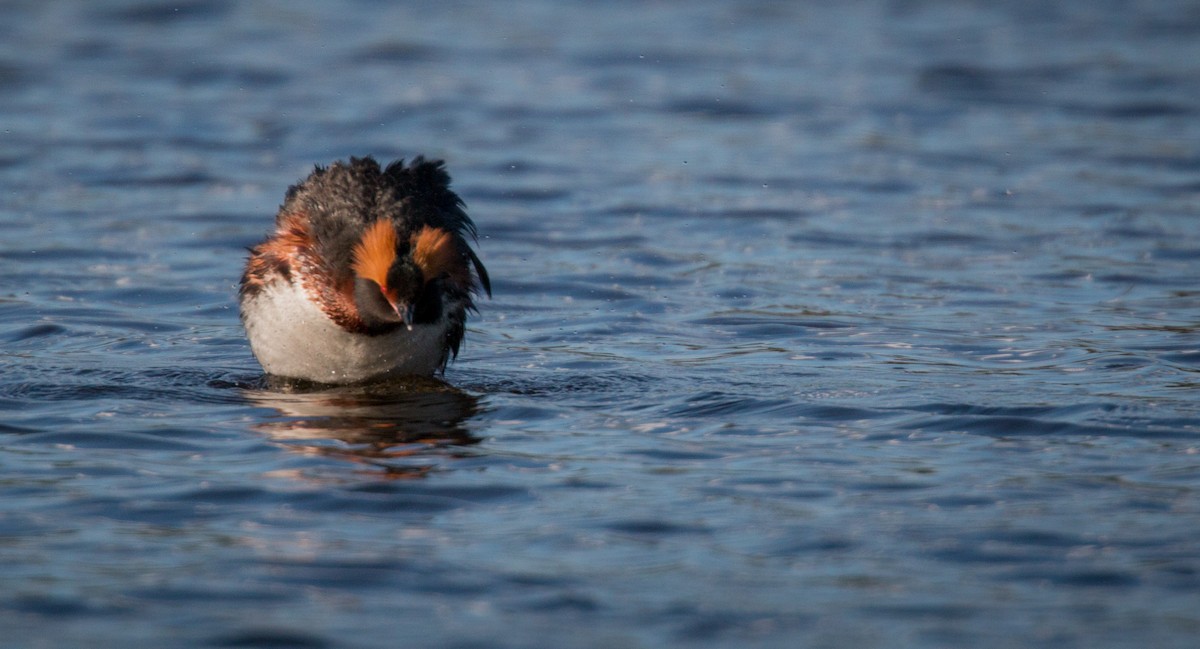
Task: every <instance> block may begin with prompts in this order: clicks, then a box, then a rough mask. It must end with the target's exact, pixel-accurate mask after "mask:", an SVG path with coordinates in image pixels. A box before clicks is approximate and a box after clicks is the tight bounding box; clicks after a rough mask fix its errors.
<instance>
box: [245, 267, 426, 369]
mask: <svg viewBox="0 0 1200 649" xmlns="http://www.w3.org/2000/svg"><path fill="white" fill-rule="evenodd" d="M241 306H242V322H243V323H244V324H245V326H246V335H247V337H248V338H249V339H250V349H251V350H252V351H253V352H254V356H255V357H257V358H258V362H259V363H261V364H262V366H263V369H264V370H266V371H267V373H269V374H275V375H278V376H286V377H291V378H299V379H307V380H309V381H317V382H320V383H353V382H355V381H361V380H364V379H368V378H372V377H377V376H382V375H386V374H390V375H405V374H419V375H423V376H429V375H431V374H433V373H434V372H435V371H437V369H438V368H439V367H440V365H441V360H442V348H443V345H444V341H445V336H446V329H447V322H446V321H445V319H443V320H441V321H439V322H437V323H436V324H432V325H415V326H413V328H412V330H411V331H409V330H408V329H406V328H403V327H401V328H400V329H398V330H396V331H394V332H392V333H388V334H383V335H380V336H367V335H364V334H353V333H349V332H347V331H344V330H343V329H341V328H340V327H338V326H337V325H336V324H334V323H333V321H332V320H330V319H329V317H328V316H326V315H325V313H324V312H322V311H321V309H320V308H319V307H317V305H316V304H314V303H313V302H311V301H310V300H308V299H307V296H306V295H305V294H304V292H303V289H301V288H300V287H298V286H296V285H295V284H293V283H291V282H284V281H279V282H274V283H272V284H269V285H268V286H267V287H266V288H265V289H264V290H262V291H260V292H259V293H257V294H256V295H254V296H252V297H249V298H246V299H245V300H244V301H243V302H242V305H241Z"/></svg>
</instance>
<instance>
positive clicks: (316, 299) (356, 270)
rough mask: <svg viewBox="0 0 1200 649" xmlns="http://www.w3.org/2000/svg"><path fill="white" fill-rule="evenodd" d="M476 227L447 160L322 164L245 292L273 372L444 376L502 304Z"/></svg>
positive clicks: (282, 212) (258, 251)
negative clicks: (470, 327) (472, 328)
mask: <svg viewBox="0 0 1200 649" xmlns="http://www.w3.org/2000/svg"><path fill="white" fill-rule="evenodd" d="M468 237H470V238H471V240H473V241H475V242H476V244H478V235H477V231H476V227H475V223H474V222H473V221H472V220H471V218H470V217H469V216H467V213H466V211H465V204H464V203H463V201H462V199H461V198H459V196H458V194H456V193H454V191H452V190H451V189H450V175H449V173H448V172H447V171H446V169H445V163H444V162H443V161H441V160H426V159H425V158H424V157H421V156H418V157H416V158H414V159H413V160H412V161H410V162H408V163H407V164H406V163H405V161H404V160H403V159H400V160H396V161H394V162H391V163H389V164H388V165H387V166H386V167H381V166H380V164H379V162H377V161H376V160H375V159H374V158H373V157H371V156H366V157H362V158H355V157H351V158H349V161H348V162H347V161H341V160H339V161H336V162H333V163H331V164H329V165H328V166H321V165H317V166H315V167H314V169H313V171H312V173H310V174H309V175H308V177H307V178H305V179H304V180H303V181H301V182H299V183H297V184H295V185H292V186H291V187H289V188H288V190H287V193H286V194H285V196H284V200H283V203H282V204H281V205H280V206H279V210H278V212H277V214H276V216H275V229H274V231H273V232H272V233H271V234H270V235H268V236H267V238H266V240H264V241H263V242H262V243H260V244H258V245H256V246H254V247H252V248H250V249H249V250H250V255H249V258H248V259H247V260H246V265H245V269H244V271H243V273H242V277H241V282H240V284H239V290H238V302H239V307H240V309H239V311H240V316H241V321H242V325H243V327H244V328H245V330H246V336H247V338H248V339H249V341H250V349H251V351H252V352H253V353H254V356H255V358H257V359H258V362H259V363H260V364H261V365H262V367H263V369H264V370H265V371H266V373H267V374H268V375H272V376H278V377H284V378H287V379H301V380H305V381H311V382H316V383H326V384H346V383H357V382H364V381H369V380H375V379H380V378H383V377H393V376H405V375H419V376H433V375H435V374H444V372H445V368H446V365H447V363H449V361H450V360H451V358H457V356H458V351H459V346H460V345H461V343H462V340H463V335H464V333H465V328H466V321H467V313H468V312H477V309H476V306H475V301H474V298H475V297H476V296H477V295H478V294H479V293H480V291H481V290H482V291H483V292H486V294H487V295H488V297H491V294H492V287H491V280H490V279H489V277H488V273H487V269H486V268H484V265H483V262H481V261H480V259H479V257H478V255H477V254H476V252H475V251H474V250H473V249H472V248H471V246H470V244H469V242H468V240H467V238H468Z"/></svg>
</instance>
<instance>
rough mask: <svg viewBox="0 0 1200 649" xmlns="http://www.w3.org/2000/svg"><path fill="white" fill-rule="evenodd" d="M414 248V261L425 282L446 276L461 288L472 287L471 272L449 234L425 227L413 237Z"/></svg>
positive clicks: (438, 229)
mask: <svg viewBox="0 0 1200 649" xmlns="http://www.w3.org/2000/svg"><path fill="white" fill-rule="evenodd" d="M412 248H413V253H412V256H413V261H414V262H415V263H416V264H417V267H418V268H420V269H421V274H423V275H424V276H425V281H427V282H429V281H433V280H435V279H437V278H439V277H443V276H445V277H449V279H450V281H452V282H454V283H456V284H459V285H460V286H463V287H466V286H469V285H470V281H471V275H470V270H469V269H468V268H467V265H466V260H465V259H463V256H462V254H460V253H459V251H458V246H457V245H456V244H455V242H454V237H453V236H451V234H450V233H449V232H447V231H445V230H442V229H440V228H431V227H429V226H425V227H423V228H421V231H420V232H418V233H416V234H414V235H413V237H412Z"/></svg>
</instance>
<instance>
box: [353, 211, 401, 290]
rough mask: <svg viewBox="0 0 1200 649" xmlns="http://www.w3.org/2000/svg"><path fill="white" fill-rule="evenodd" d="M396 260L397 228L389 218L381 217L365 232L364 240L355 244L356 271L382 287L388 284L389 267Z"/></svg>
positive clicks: (354, 265)
mask: <svg viewBox="0 0 1200 649" xmlns="http://www.w3.org/2000/svg"><path fill="white" fill-rule="evenodd" d="M394 261H396V228H395V226H393V225H392V222H391V221H389V220H388V219H379V220H378V221H376V222H374V223H372V224H371V225H370V227H368V228H367V231H366V232H364V233H363V237H362V240H361V241H359V242H358V245H357V246H354V264H353V265H352V268H354V273H355V274H356V275H358V276H359V277H362V278H364V279H369V280H373V281H374V282H375V283H376V284H378V285H379V286H380V287H386V286H387V274H388V269H389V268H391V267H392V262H394Z"/></svg>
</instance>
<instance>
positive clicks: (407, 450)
mask: <svg viewBox="0 0 1200 649" xmlns="http://www.w3.org/2000/svg"><path fill="white" fill-rule="evenodd" d="M266 388H267V389H248V390H245V394H246V396H247V397H248V398H249V399H250V400H251V401H252V402H254V403H255V404H257V405H259V406H263V407H268V408H273V409H275V410H277V411H279V414H280V418H279V419H275V420H267V421H264V422H262V423H260V424H258V425H257V426H256V428H257V430H259V431H260V432H262V433H265V434H266V435H268V436H270V437H271V439H273V440H276V441H278V442H280V443H283V444H285V445H287V446H288V447H290V448H292V449H295V450H297V451H300V452H303V453H308V454H313V455H321V456H327V457H335V458H339V459H344V460H349V461H352V462H356V463H359V464H362V465H366V466H365V467H364V468H366V469H367V470H368V471H369V472H370V473H372V474H375V475H380V476H382V477H385V478H420V477H424V476H425V475H427V474H429V473H430V472H431V471H434V470H436V469H437V467H438V466H439V465H441V464H444V461H445V460H446V459H457V458H462V457H469V456H471V453H470V452H469V451H467V450H466V447H469V446H472V445H474V444H477V443H479V442H480V441H481V438H479V437H476V436H474V435H472V434H471V433H470V432H469V431H468V430H467V428H466V426H465V425H464V424H465V422H466V420H467V419H468V418H470V417H471V416H472V415H474V414H475V413H476V412H477V411H478V401H479V400H478V399H477V398H476V397H474V396H471V395H469V394H467V393H465V392H463V391H461V390H458V389H457V388H455V387H453V386H451V385H449V384H446V383H443V382H441V381H438V380H437V379H432V378H421V377H406V378H403V379H396V380H391V381H386V382H380V383H372V384H369V385H352V386H323V385H317V384H311V383H305V382H297V381H292V380H288V379H276V378H269V379H268V380H267V384H266Z"/></svg>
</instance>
